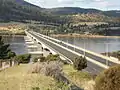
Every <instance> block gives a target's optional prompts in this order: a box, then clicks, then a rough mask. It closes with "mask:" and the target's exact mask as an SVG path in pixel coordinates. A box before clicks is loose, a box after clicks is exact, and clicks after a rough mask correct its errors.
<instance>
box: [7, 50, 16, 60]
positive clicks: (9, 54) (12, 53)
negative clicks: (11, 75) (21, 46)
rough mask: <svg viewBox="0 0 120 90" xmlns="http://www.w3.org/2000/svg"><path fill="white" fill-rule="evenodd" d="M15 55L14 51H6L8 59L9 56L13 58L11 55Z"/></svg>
mask: <svg viewBox="0 0 120 90" xmlns="http://www.w3.org/2000/svg"><path fill="white" fill-rule="evenodd" d="M15 56H16V54H15V52H11V51H10V52H8V55H7V57H8V58H9V59H10V58H13V57H15Z"/></svg>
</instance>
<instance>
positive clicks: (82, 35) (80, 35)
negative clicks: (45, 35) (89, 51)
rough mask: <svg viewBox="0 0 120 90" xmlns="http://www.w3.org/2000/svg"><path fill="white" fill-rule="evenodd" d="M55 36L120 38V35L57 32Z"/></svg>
mask: <svg viewBox="0 0 120 90" xmlns="http://www.w3.org/2000/svg"><path fill="white" fill-rule="evenodd" d="M52 36H53V37H81V38H120V36H103V35H85V34H56V35H52Z"/></svg>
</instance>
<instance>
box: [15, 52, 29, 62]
mask: <svg viewBox="0 0 120 90" xmlns="http://www.w3.org/2000/svg"><path fill="white" fill-rule="evenodd" d="M30 58H31V55H30V54H23V55H18V56H16V57H15V60H17V61H18V63H19V64H20V63H29V62H30Z"/></svg>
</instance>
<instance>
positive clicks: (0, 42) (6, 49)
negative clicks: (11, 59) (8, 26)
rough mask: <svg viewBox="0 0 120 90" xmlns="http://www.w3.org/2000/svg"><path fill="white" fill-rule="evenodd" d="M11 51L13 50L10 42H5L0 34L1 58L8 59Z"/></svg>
mask: <svg viewBox="0 0 120 90" xmlns="http://www.w3.org/2000/svg"><path fill="white" fill-rule="evenodd" d="M9 52H11V50H10V49H9V44H4V42H3V40H2V37H1V36H0V59H7V58H8V53H9Z"/></svg>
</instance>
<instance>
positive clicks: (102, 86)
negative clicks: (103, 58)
mask: <svg viewBox="0 0 120 90" xmlns="http://www.w3.org/2000/svg"><path fill="white" fill-rule="evenodd" d="M95 82H96V85H95V90H119V89H120V65H117V66H113V67H111V68H109V69H108V70H105V71H104V72H102V73H101V74H100V75H98V76H97V78H96V80H95Z"/></svg>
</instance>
